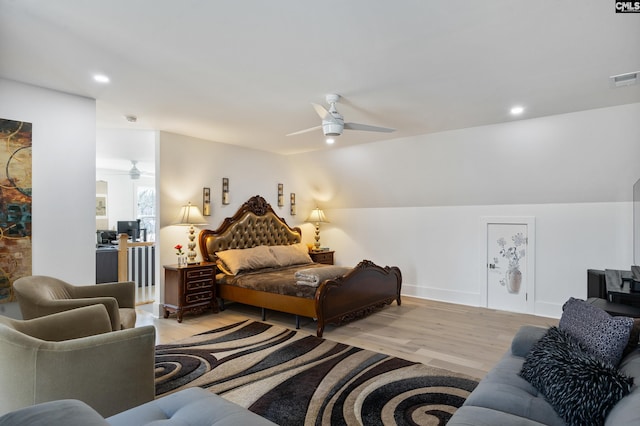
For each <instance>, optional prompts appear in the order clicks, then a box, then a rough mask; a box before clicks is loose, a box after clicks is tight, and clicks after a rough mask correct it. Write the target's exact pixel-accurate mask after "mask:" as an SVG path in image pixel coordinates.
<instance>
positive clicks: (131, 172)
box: [105, 160, 153, 180]
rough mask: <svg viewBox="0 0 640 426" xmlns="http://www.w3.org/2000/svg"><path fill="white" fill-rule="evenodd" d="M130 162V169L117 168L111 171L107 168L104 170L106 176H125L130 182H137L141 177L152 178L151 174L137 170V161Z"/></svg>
mask: <svg viewBox="0 0 640 426" xmlns="http://www.w3.org/2000/svg"><path fill="white" fill-rule="evenodd" d="M129 161H131V168H130V169H128V170H126V169H125V170H122V169H121V168H120V167H122V166H119V167H118V169H119V170H118V169H113V168H111V167H107V168H106V170H105V173H106V174H108V175H127V176H129V178H130V179H131V180H138V179H140V177H141V176H153V173H150V172H147V171H144V170H140V169H139V168H138V161H137V160H129Z"/></svg>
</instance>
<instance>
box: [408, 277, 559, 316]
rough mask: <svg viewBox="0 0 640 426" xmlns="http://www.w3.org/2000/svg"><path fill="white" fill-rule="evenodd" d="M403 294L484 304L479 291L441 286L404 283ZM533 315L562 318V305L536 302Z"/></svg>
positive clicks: (454, 301) (443, 300)
mask: <svg viewBox="0 0 640 426" xmlns="http://www.w3.org/2000/svg"><path fill="white" fill-rule="evenodd" d="M402 295H406V296H411V297H417V298H420V299H429V300H436V301H439V302H447V303H457V304H459V305H467V306H479V307H480V306H483V305H481V304H480V294H479V293H466V292H461V291H451V290H442V289H439V288H425V287H418V286H416V285H407V284H402ZM534 309H535V313H534V314H533V315H536V316H539V317H547V318H560V315H562V305H557V304H555V303H548V302H535V304H534Z"/></svg>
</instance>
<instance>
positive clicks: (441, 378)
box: [156, 320, 477, 426]
mask: <svg viewBox="0 0 640 426" xmlns="http://www.w3.org/2000/svg"><path fill="white" fill-rule="evenodd" d="M476 385H477V382H476V381H475V380H474V379H472V378H470V377H467V376H464V375H461V374H457V373H454V372H451V371H447V370H442V369H438V368H433V367H428V366H426V365H424V364H420V363H415V362H410V361H406V360H403V359H400V358H395V357H392V356H388V355H383V354H379V353H376V352H372V351H369V350H365V349H360V348H357V347H354V346H349V345H344V344H341V343H336V342H332V341H330V340H326V339H320V338H317V337H315V336H309V335H306V334H305V333H300V332H296V331H293V330H288V329H286V328H283V327H278V326H273V325H269V324H265V323H261V322H257V321H251V320H247V321H243V322H239V323H236V324H232V325H229V326H226V327H223V328H219V329H216V330H212V331H209V332H206V333H202V334H198V335H196V336H192V337H190V338H188V339H186V340H183V341H180V342H178V343H176V344H170V345H160V346H157V347H156V394H157V395H158V396H161V395H163V394H166V393H171V392H175V391H177V390H180V389H183V388H186V387H191V386H200V387H202V388H205V389H208V390H210V391H211V392H214V393H217V394H218V395H221V396H223V397H224V398H226V399H228V400H230V401H233V402H235V403H237V404H239V405H241V406H243V407H247V408H249V409H250V410H251V411H253V412H255V413H257V414H259V415H261V416H263V417H266V418H268V419H269V420H271V421H273V422H275V423H277V424H279V425H282V426H285V425H295V426H300V425H303V424H304V425H358V424H364V425H444V424H446V423H447V421H448V420H449V418H450V417H451V415H452V414H453V413H454V412H455V410H456V409H457V408H458V407H460V405H462V403H463V402H464V401H465V399H466V397H467V395H469V393H470V392H471V391H472V390H473V389H474V388H475V387H476Z"/></svg>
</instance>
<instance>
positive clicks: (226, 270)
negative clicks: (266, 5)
mask: <svg viewBox="0 0 640 426" xmlns="http://www.w3.org/2000/svg"><path fill="white" fill-rule="evenodd" d="M216 266H217V267H218V270H219V271H220V272H222V273H223V274H226V275H234V273H233V272H231V271H230V270H229V267H228V266H227V265H225V263H224V262H223V261H222V260H221V259H218V260H216Z"/></svg>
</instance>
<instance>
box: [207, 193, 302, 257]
mask: <svg viewBox="0 0 640 426" xmlns="http://www.w3.org/2000/svg"><path fill="white" fill-rule="evenodd" d="M301 238H302V231H301V230H300V228H290V227H289V225H287V223H286V222H285V221H284V219H282V218H280V217H278V215H276V213H275V212H274V211H273V209H272V208H271V205H270V204H269V203H267V202H266V201H265V199H264V198H262V197H261V196H259V195H256V196H253V197H251V198H250V199H249V200H248V201H247V202H245V203H244V204H243V205H242V206H241V207H240V209H238V211H237V212H236V213H235V214H234V215H233V216H232V217H228V218H226V219H225V220H224V221H223V222H222V225H220V227H219V228H218V229H216V230H215V231H212V230H209V229H204V230H202V231H200V236H199V238H198V241H199V242H200V251H201V252H202V258H203V259H204V260H205V261H211V262H213V261H215V260H216V255H215V253H216V252H217V251H222V250H227V249H243V248H251V247H256V246H261V245H268V246H277V245H286V244H295V243H299V242H300V240H301Z"/></svg>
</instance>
